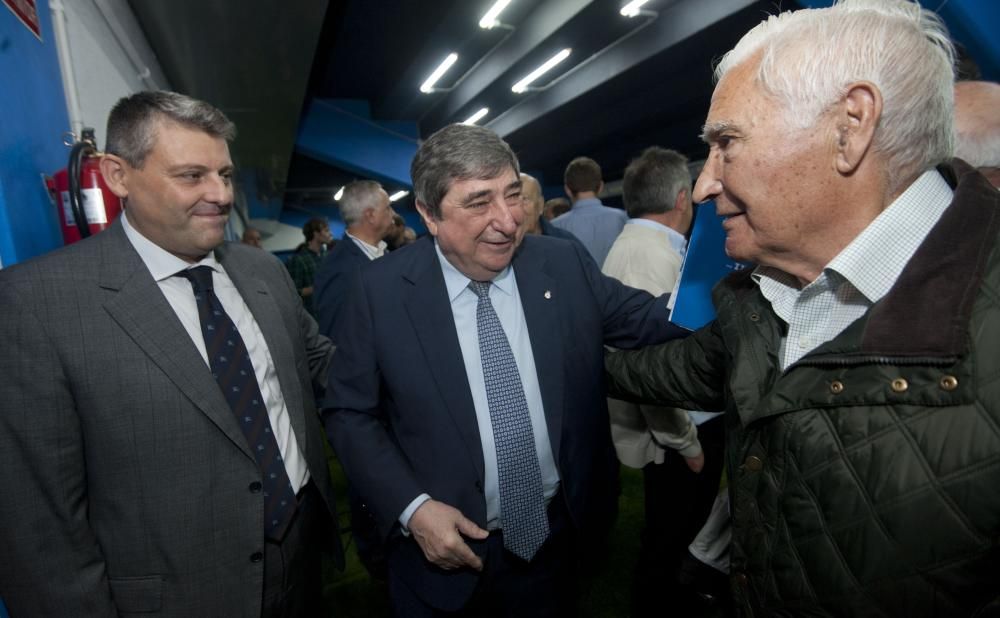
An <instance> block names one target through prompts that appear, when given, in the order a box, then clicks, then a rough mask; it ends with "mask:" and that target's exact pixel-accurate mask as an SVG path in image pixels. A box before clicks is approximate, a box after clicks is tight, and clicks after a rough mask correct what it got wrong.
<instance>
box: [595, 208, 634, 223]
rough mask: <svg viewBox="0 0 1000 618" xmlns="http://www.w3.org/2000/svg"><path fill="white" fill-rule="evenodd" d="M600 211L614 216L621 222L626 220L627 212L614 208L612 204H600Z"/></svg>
mask: <svg viewBox="0 0 1000 618" xmlns="http://www.w3.org/2000/svg"><path fill="white" fill-rule="evenodd" d="M601 212H602V213H604V214H605V215H607V216H609V217H614V218H615V219H621V220H622V221H623V222H624V221H628V214H627V213H626V212H625V211H624V210H622V209H621V208H615V207H614V206H606V205H604V204H601Z"/></svg>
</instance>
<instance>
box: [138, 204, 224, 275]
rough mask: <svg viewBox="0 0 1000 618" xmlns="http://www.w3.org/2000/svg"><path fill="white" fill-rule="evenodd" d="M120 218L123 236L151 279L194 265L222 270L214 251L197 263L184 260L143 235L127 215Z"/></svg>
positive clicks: (174, 273)
mask: <svg viewBox="0 0 1000 618" xmlns="http://www.w3.org/2000/svg"><path fill="white" fill-rule="evenodd" d="M120 218H121V220H122V227H123V228H124V229H125V236H126V237H127V238H128V240H129V242H130V243H132V247H133V248H134V249H135V251H136V253H138V254H139V258H140V259H142V263H143V264H145V265H146V268H147V269H148V270H149V273H150V274H151V275H153V279H154V280H156V281H157V282H159V281H163V280H164V279H169V278H170V277H173V276H174V275H176V274H177V273H179V272H180V271H182V270H185V269H188V268H193V267H195V266H208V267H210V268H211V269H212V270H214V271H216V272H222V267H221V266H220V265H219V262H218V260H216V259H215V255H214V252H212V251H209V253H208V255H206V256H205V257H203V258H202V259H201V260H199V261H198V263H197V264H191V263H188V262H185V261H184V260H182V259H181V258H179V257H177V256H176V255H174V254H172V253H170V252H169V251H167V250H166V249H164V248H163V247H161V246H159V245H157V244H156V243H154V242H153V241H151V240H149V239H148V238H146V237H145V236H143V235H142V233H140V232H139V230H137V229H135V228H134V227H132V225H131V224H130V223H129V220H128V216H127V215H125V214H124V213H123V214H122V216H121V217H120Z"/></svg>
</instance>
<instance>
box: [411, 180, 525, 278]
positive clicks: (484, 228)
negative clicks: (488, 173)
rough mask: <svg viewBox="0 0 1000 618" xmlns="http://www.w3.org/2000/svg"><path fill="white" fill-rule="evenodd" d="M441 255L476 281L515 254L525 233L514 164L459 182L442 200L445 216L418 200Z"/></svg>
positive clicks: (495, 271)
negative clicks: (436, 214)
mask: <svg viewBox="0 0 1000 618" xmlns="http://www.w3.org/2000/svg"><path fill="white" fill-rule="evenodd" d="M417 209H418V210H419V211H420V215H421V216H422V217H423V219H424V224H425V225H427V229H428V230H429V231H430V233H431V234H432V235H433V236H434V237H435V238H436V239H437V243H438V246H439V247H440V248H441V253H443V254H444V256H445V257H446V258H447V259H448V261H449V262H450V263H451V264H452V265H453V266H454V267H455V268H457V269H458V270H459V271H460V272H461V273H462V274H464V275H465V276H466V277H468V278H470V279H472V280H474V281H489V280H491V279H493V278H494V277H495V276H496V275H497V274H499V273H500V272H501V271H503V269H504V268H506V267H507V265H508V264H510V261H511V259H512V258H513V257H514V251H515V250H516V249H517V247H518V245H519V244H520V243H521V238H522V237H523V235H524V232H523V230H522V229H521V225H520V224H521V221H522V220H523V219H524V210H523V204H522V201H521V181H520V180H519V179H518V176H517V173H516V172H515V171H514V170H513V169H512V168H507V170H506V171H504V172H502V173H501V174H500V175H498V176H495V177H493V178H490V179H487V180H480V179H469V180H455V181H453V182H452V183H451V185H450V186H449V187H448V192H447V193H446V194H445V196H444V198H443V199H442V200H441V217H440V218H438V219H435V218H433V217H432V216H430V213H429V211H428V210H427V207H426V206H425V205H424V204H422V203H420V202H419V201H418V202H417Z"/></svg>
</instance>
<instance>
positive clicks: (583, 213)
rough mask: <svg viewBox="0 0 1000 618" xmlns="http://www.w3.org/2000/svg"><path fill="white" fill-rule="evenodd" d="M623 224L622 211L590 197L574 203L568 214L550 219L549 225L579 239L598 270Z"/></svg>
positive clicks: (624, 218)
mask: <svg viewBox="0 0 1000 618" xmlns="http://www.w3.org/2000/svg"><path fill="white" fill-rule="evenodd" d="M626 221H628V215H627V214H625V211H624V210H620V209H618V208H611V207H609V206H605V205H604V204H602V203H601V200H599V199H597V198H596V197H592V198H586V199H582V200H578V201H576V202H575V203H574V204H573V208H572V209H570V211H569V212H567V213H565V214H562V215H560V216H558V217H556V218H555V219H553V220H552V225H554V226H556V227H558V228H560V229H563V230H566V231H567V232H569V233H571V234H573V235H574V236H576V237H577V238H579V239H580V242H582V243H583V246H584V247H586V248H587V251H588V252H589V253H590V255H591V257H593V258H594V261H595V262H597V266H598V267H601V266H603V265H604V259H605V258H607V257H608V251H611V245H613V244H615V239H616V238H618V234H621V231H622V228H623V227H625V222H626Z"/></svg>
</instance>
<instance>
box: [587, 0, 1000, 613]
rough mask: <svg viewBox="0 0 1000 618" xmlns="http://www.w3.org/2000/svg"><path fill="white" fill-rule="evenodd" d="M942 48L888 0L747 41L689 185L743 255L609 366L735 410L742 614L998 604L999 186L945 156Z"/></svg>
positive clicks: (652, 392)
mask: <svg viewBox="0 0 1000 618" xmlns="http://www.w3.org/2000/svg"><path fill="white" fill-rule="evenodd" d="M952 53H953V52H952V49H951V46H950V43H949V42H948V37H947V33H946V32H945V31H944V28H943V27H942V26H941V25H940V22H939V21H938V20H937V19H936V18H935V17H934V16H933V15H931V14H929V13H927V12H926V11H923V10H922V9H921V8H920V6H919V5H918V4H916V3H909V2H902V1H898V0H885V1H883V2H871V1H869V2H865V3H864V6H858V3H855V2H850V1H847V2H843V3H841V4H838V5H837V6H835V7H833V8H829V9H822V10H816V11H799V12H795V13H786V14H783V15H781V16H780V17H777V18H771V19H770V20H768V21H767V22H765V23H763V24H761V25H760V26H758V27H757V28H755V29H754V30H753V31H752V32H751V33H750V34H748V35H747V36H745V37H744V38H743V40H741V41H740V43H739V44H738V45H737V46H736V48H735V49H734V50H733V51H731V52H729V54H727V55H726V56H725V57H724V58H723V59H722V61H721V63H720V64H719V66H718V68H717V69H716V76H717V78H718V85H717V87H716V90H715V94H714V96H713V98H712V105H711V108H710V110H709V113H708V119H707V122H706V124H705V131H704V136H705V139H706V141H707V142H708V144H709V145H710V148H711V151H710V154H709V158H708V161H707V162H706V164H705V168H704V170H703V171H702V173H701V176H700V177H699V178H698V181H697V184H696V186H695V191H694V197H695V198H696V199H697V200H699V201H703V200H708V199H714V200H715V202H716V208H717V210H718V214H719V215H721V216H723V217H724V218H725V222H724V223H723V225H724V227H725V229H726V233H727V236H726V251H727V253H728V254H729V255H730V256H731V257H733V258H736V259H740V260H747V261H752V262H755V263H756V264H757V267H756V268H750V269H747V270H746V271H743V272H740V273H736V274H734V275H732V276H730V277H729V278H727V279H725V280H724V281H723V282H721V283H720V284H719V285H718V286H717V287H716V289H715V292H714V300H715V305H716V310H717V316H718V317H717V319H716V320H715V321H714V322H713V323H711V324H709V325H708V326H706V327H705V328H703V329H702V330H700V331H698V332H696V333H695V334H694V335H693V336H692V337H690V338H688V339H687V340H684V341H680V342H676V343H672V344H665V345H662V346H658V347H650V348H647V349H645V350H641V351H639V352H621V353H618V354H614V355H611V356H610V357H609V358H608V360H607V366H608V369H609V372H610V374H611V376H612V382H613V384H612V390H613V391H614V392H618V393H620V394H624V393H630V394H632V395H634V396H637V397H638V398H640V399H643V400H650V401H658V402H661V403H664V404H666V405H673V406H679V407H683V408H693V409H698V408H701V409H721V408H723V407H724V408H725V409H726V417H727V421H726V422H727V449H729V452H728V462H727V465H728V469H729V487H730V495H731V500H732V517H733V548H732V564H731V576H732V584H733V590H734V593H735V595H736V599H737V604H738V607H739V608H740V610H741V612H742V613H743V614H745V615H758V616H805V615H809V616H828V615H844V616H908V617H913V616H970V615H997V612H1000V588H998V585H997V582H998V581H1000V544H998V542H997V539H998V538H1000V536H998V532H1000V491H997V487H998V486H1000V455H998V453H1000V429H998V428H1000V354H998V352H997V348H996V342H997V341H998V340H1000V291H998V290H1000V253H998V252H997V251H996V246H997V236H998V231H1000V200H998V197H997V195H998V194H997V192H996V191H995V190H994V189H993V188H992V187H990V185H989V184H988V183H987V181H986V180H985V178H983V177H982V176H981V175H980V174H978V173H977V172H976V171H975V170H973V169H972V168H970V167H969V166H967V165H966V164H965V163H964V162H962V161H959V160H952V159H951V152H952V137H951V136H952V111H951V110H952V69H951V67H952Z"/></svg>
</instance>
